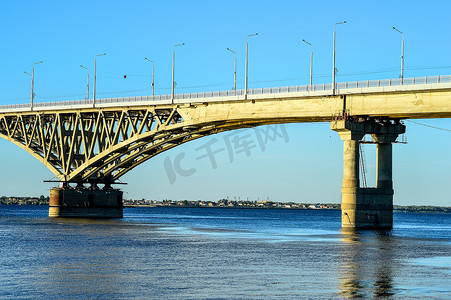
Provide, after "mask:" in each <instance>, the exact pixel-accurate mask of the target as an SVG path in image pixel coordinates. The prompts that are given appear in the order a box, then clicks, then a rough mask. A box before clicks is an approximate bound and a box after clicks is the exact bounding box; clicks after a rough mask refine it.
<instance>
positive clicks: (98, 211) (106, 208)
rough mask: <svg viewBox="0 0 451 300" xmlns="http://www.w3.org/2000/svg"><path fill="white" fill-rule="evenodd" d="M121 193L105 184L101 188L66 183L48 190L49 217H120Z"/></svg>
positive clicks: (121, 213)
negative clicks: (73, 186) (73, 185)
mask: <svg viewBox="0 0 451 300" xmlns="http://www.w3.org/2000/svg"><path fill="white" fill-rule="evenodd" d="M122 195H123V192H122V191H120V190H117V189H113V188H111V187H110V186H109V185H107V184H106V185H105V187H104V188H103V189H99V188H97V186H96V185H95V184H94V185H92V186H91V187H90V188H85V187H84V186H83V185H82V184H78V185H77V187H75V188H72V187H70V186H69V185H68V184H66V185H63V186H61V187H58V188H53V189H51V190H50V203H49V217H72V218H74V217H81V218H122V217H123V206H122Z"/></svg>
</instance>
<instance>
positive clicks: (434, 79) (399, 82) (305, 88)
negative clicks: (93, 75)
mask: <svg viewBox="0 0 451 300" xmlns="http://www.w3.org/2000/svg"><path fill="white" fill-rule="evenodd" d="M450 82H451V75H437V76H426V77H412V78H404V79H400V78H397V79H380V80H363V81H348V82H339V83H337V84H336V90H337V93H339V90H340V89H354V88H355V89H357V88H370V87H391V86H413V85H420V84H434V83H450ZM330 90H332V84H331V83H323V84H313V85H295V86H282V87H271V88H258V89H248V90H247V94H248V95H263V94H278V93H296V92H321V91H330ZM243 95H244V89H242V90H236V91H235V90H228V91H214V92H200V93H185V94H175V95H174V99H175V100H183V99H200V98H214V97H231V96H243ZM161 100H163V101H164V100H171V95H157V96H138V97H120V98H103V99H96V104H109V103H123V102H151V101H161ZM90 104H92V100H73V101H56V102H39V103H34V104H33V107H34V109H37V110H39V108H49V107H57V106H83V105H90ZM27 108H30V104H29V103H25V104H12V105H0V111H2V110H14V109H17V110H23V109H27Z"/></svg>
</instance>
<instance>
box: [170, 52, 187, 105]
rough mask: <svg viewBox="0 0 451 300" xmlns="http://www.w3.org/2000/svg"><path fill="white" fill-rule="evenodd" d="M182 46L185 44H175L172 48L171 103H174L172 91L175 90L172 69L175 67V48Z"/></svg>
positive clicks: (173, 70) (173, 71)
mask: <svg viewBox="0 0 451 300" xmlns="http://www.w3.org/2000/svg"><path fill="white" fill-rule="evenodd" d="M183 45H185V43H181V44H177V45H175V46H174V48H173V49H172V98H171V99H172V103H174V90H175V81H174V78H175V77H174V76H175V68H174V65H175V47H178V46H183Z"/></svg>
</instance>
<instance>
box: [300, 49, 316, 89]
mask: <svg viewBox="0 0 451 300" xmlns="http://www.w3.org/2000/svg"><path fill="white" fill-rule="evenodd" d="M302 41H303V42H304V43H307V44H309V45H310V87H311V86H312V74H313V46H312V44H310V43H309V42H307V41H306V40H302Z"/></svg>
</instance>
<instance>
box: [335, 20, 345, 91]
mask: <svg viewBox="0 0 451 300" xmlns="http://www.w3.org/2000/svg"><path fill="white" fill-rule="evenodd" d="M345 23H346V21H343V22H339V23H335V24H334V51H333V58H332V64H333V68H332V94H333V95H335V26H337V25H340V24H345Z"/></svg>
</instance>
